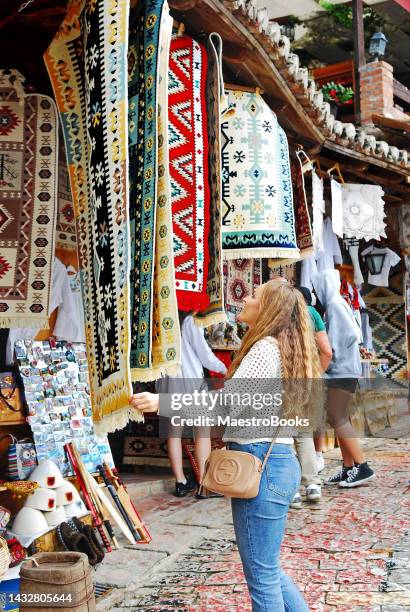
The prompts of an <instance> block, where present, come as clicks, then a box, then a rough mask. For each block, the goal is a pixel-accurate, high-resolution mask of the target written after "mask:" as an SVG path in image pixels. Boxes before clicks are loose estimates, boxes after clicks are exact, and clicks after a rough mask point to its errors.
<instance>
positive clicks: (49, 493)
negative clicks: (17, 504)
mask: <svg viewBox="0 0 410 612" xmlns="http://www.w3.org/2000/svg"><path fill="white" fill-rule="evenodd" d="M56 499H57V495H56V492H55V491H54V490H53V489H43V488H42V487H40V488H39V489H36V490H35V491H34V493H32V495H29V496H28V497H27V499H26V502H25V504H24V506H25V507H26V508H34V509H35V510H44V511H48V512H50V511H51V510H54V508H55V507H56Z"/></svg>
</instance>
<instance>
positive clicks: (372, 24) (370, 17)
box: [319, 0, 386, 34]
mask: <svg viewBox="0 0 410 612" xmlns="http://www.w3.org/2000/svg"><path fill="white" fill-rule="evenodd" d="M319 5H320V6H321V7H322V8H323V9H325V10H326V11H327V12H328V13H329V14H330V15H332V17H333V18H334V19H335V21H337V23H339V24H340V25H341V26H343V27H345V28H346V29H348V30H351V29H352V26H353V9H352V6H351V4H332V3H331V2H328V1H327V0H319ZM385 23H386V22H385V20H384V19H383V17H381V16H380V15H378V14H377V13H376V11H374V10H373V9H372V8H371V7H368V6H365V7H364V8H363V26H364V29H365V30H367V31H368V32H369V33H370V34H373V32H375V31H376V30H378V29H380V28H383V27H384V26H385Z"/></svg>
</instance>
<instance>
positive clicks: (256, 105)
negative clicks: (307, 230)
mask: <svg viewBox="0 0 410 612" xmlns="http://www.w3.org/2000/svg"><path fill="white" fill-rule="evenodd" d="M227 94H228V103H229V106H230V107H231V108H232V109H234V110H235V112H234V113H231V114H229V116H228V117H227V119H226V120H225V121H224V122H223V123H222V206H223V216H222V246H223V250H224V258H228V259H238V258H249V257H283V258H290V259H298V258H299V251H298V248H297V245H296V235H295V226H294V217H293V201H292V191H291V184H290V180H289V173H290V170H289V162H288V161H286V159H287V158H288V155H289V153H288V145H287V140H286V136H285V135H284V133H283V130H281V128H280V127H279V125H278V122H277V119H276V115H275V113H274V112H273V111H272V110H271V109H270V108H269V106H268V105H267V104H266V103H265V101H264V100H263V98H262V97H261V96H260V95H259V94H257V93H251V92H243V91H234V90H228V91H227Z"/></svg>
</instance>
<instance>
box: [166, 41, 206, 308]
mask: <svg viewBox="0 0 410 612" xmlns="http://www.w3.org/2000/svg"><path fill="white" fill-rule="evenodd" d="M207 64H208V61H207V54H206V50H205V48H204V47H203V46H202V45H200V44H198V43H197V42H196V41H194V40H193V39H192V38H189V37H188V36H179V35H178V34H174V35H173V37H172V41H171V52H170V59H169V72H168V97H169V137H168V140H169V161H170V174H171V200H172V220H173V232H174V261H175V286H176V288H177V299H178V308H179V309H180V310H196V311H198V310H202V309H203V308H206V307H207V306H208V305H209V296H208V295H207V293H206V279H207V276H208V262H209V246H208V234H209V179H208V135H207V112H206V101H205V86H206V74H207Z"/></svg>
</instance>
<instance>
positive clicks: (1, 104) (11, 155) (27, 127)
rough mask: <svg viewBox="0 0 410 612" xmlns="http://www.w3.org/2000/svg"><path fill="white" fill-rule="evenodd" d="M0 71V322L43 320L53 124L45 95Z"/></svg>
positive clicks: (53, 191) (52, 214) (51, 232)
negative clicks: (28, 89)
mask: <svg viewBox="0 0 410 612" xmlns="http://www.w3.org/2000/svg"><path fill="white" fill-rule="evenodd" d="M23 81H24V77H23V76H22V75H21V74H20V73H19V72H18V71H16V70H8V71H7V70H1V71H0V327H9V328H13V327H14V328H15V327H32V328H37V329H40V328H44V327H47V325H48V306H49V298H50V285H51V272H52V260H53V257H54V236H55V225H56V208H57V175H58V172H57V159H58V125H57V110H56V107H55V104H54V102H53V100H52V99H51V98H48V97H46V96H42V95H37V94H30V95H25V94H24V90H23Z"/></svg>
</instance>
